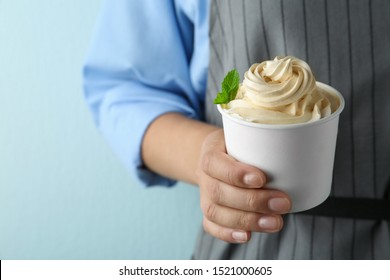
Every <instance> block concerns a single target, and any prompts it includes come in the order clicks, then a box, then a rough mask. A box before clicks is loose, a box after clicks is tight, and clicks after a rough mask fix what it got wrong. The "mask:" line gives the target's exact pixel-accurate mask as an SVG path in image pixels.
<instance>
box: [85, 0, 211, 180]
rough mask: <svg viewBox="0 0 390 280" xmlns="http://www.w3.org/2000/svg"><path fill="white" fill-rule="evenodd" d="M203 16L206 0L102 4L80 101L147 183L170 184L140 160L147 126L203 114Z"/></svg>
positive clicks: (121, 0)
mask: <svg viewBox="0 0 390 280" xmlns="http://www.w3.org/2000/svg"><path fill="white" fill-rule="evenodd" d="M208 18H209V2H208V1H207V0H159V1H155V0H143V1H127V0H116V1H108V0H107V1H103V6H102V9H101V13H100V14H99V17H98V23H97V26H96V29H95V32H94V36H93V39H92V43H91V47H90V49H89V52H88V55H87V58H86V61H85V64H84V68H83V78H84V93H85V98H86V101H87V104H88V105H89V108H90V110H91V112H92V114H93V117H94V120H95V123H96V125H97V126H98V127H99V129H100V130H101V131H102V133H103V135H104V136H105V137H106V139H107V140H108V143H109V144H110V146H111V147H112V149H113V150H114V151H115V153H116V154H117V156H118V157H119V158H120V159H121V160H122V161H123V163H124V164H125V166H126V168H127V169H128V170H129V171H130V172H131V173H133V174H135V175H136V176H135V177H136V178H137V179H139V181H140V183H141V184H143V185H145V186H151V185H166V186H172V185H173V184H174V183H175V181H173V180H171V179H169V178H164V177H162V176H160V175H158V174H156V173H154V172H152V171H150V170H148V169H147V168H146V167H145V166H144V164H143V162H142V158H141V144H142V139H143V136H144V133H145V131H146V129H147V128H148V126H149V125H150V123H151V122H153V120H154V119H156V118H157V117H158V116H160V115H162V114H164V113H168V112H179V113H182V114H184V115H186V116H188V117H190V118H194V119H200V120H203V119H204V116H203V113H204V112H203V111H204V108H203V107H204V106H203V103H204V98H205V89H206V80H207V71H208V58H209V49H208V44H209V41H208V24H209V23H208ZM161 148H164V147H161Z"/></svg>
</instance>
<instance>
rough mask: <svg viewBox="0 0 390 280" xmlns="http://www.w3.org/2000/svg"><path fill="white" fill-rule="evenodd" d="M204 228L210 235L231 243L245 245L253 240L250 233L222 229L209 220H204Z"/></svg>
mask: <svg viewBox="0 0 390 280" xmlns="http://www.w3.org/2000/svg"><path fill="white" fill-rule="evenodd" d="M203 228H204V230H205V231H206V232H207V233H208V234H210V235H212V236H214V237H216V238H218V239H220V240H223V241H225V242H229V243H245V242H248V241H249V240H250V238H251V233H250V232H247V231H241V230H234V229H231V228H226V227H222V226H219V225H217V224H215V223H213V222H211V221H210V220H208V219H207V218H204V219H203Z"/></svg>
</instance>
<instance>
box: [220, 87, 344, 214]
mask: <svg viewBox="0 0 390 280" xmlns="http://www.w3.org/2000/svg"><path fill="white" fill-rule="evenodd" d="M317 86H318V87H320V88H322V89H324V90H326V91H330V92H334V93H335V94H336V95H337V96H338V97H339V99H340V106H339V108H338V109H337V110H336V111H335V112H334V113H333V114H331V115H330V116H328V117H326V118H323V119H320V120H318V121H314V122H309V123H301V124H286V125H272V124H258V123H252V122H248V121H245V120H240V119H238V118H235V117H233V116H231V115H229V114H228V113H226V111H225V110H224V109H222V107H221V106H220V105H218V110H219V112H220V113H221V114H222V121H223V127H224V134H225V142H226V149H227V152H228V154H229V155H231V156H232V157H233V158H235V159H237V160H238V161H241V162H243V163H246V164H250V165H252V166H255V167H258V168H260V169H261V170H263V171H264V172H265V173H266V174H267V177H268V183H267V185H266V187H267V188H270V189H277V190H281V191H283V192H286V193H287V194H288V195H289V196H290V198H291V199H292V209H291V212H299V211H304V210H307V209H310V208H313V207H315V206H317V205H319V204H320V203H322V202H323V201H324V200H325V199H326V198H327V197H328V196H329V194H330V190H331V185H332V173H333V162H334V155H335V149H336V138H337V131H338V123H339V115H340V113H341V112H342V111H343V109H344V98H343V96H342V95H341V94H340V93H339V92H338V91H337V90H336V89H334V88H332V87H330V86H328V85H325V84H323V83H319V82H317Z"/></svg>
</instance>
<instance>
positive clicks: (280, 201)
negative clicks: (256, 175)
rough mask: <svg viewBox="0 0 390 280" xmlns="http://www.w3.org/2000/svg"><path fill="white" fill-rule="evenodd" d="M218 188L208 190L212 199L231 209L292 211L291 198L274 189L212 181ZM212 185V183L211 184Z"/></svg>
mask: <svg viewBox="0 0 390 280" xmlns="http://www.w3.org/2000/svg"><path fill="white" fill-rule="evenodd" d="M210 182H213V183H214V184H215V185H216V186H215V187H210V185H209V187H208V188H207V189H208V191H209V192H210V195H209V197H210V199H211V200H212V201H213V202H214V203H215V204H219V205H222V206H226V207H229V208H235V209H240V210H243V211H247V212H257V213H268V214H271V213H273V214H285V213H288V212H289V211H290V209H291V202H290V198H289V197H288V196H287V195H286V194H285V193H283V192H281V191H277V190H272V189H266V188H261V189H248V188H246V189H245V188H239V187H234V186H231V185H228V184H226V183H224V182H221V181H216V180H210ZM209 184H210V183H209Z"/></svg>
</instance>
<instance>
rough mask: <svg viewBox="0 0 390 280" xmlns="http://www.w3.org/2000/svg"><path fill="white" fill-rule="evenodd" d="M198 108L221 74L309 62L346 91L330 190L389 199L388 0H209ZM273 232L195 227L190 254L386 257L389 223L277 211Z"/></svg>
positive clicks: (212, 114) (211, 115)
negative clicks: (279, 217) (220, 234)
mask: <svg viewBox="0 0 390 280" xmlns="http://www.w3.org/2000/svg"><path fill="white" fill-rule="evenodd" d="M210 9H211V15H210V68H209V69H210V70H209V78H208V86H207V96H206V115H207V120H208V121H209V122H210V123H213V124H216V125H219V126H221V117H220V115H219V113H218V112H217V110H216V108H215V106H214V105H213V99H214V98H215V96H216V93H217V92H218V91H219V90H220V83H221V81H222V79H223V77H224V76H225V74H226V73H227V72H228V71H229V70H231V69H233V68H236V69H237V70H238V71H239V72H240V75H241V77H242V76H243V73H244V72H245V70H246V69H248V67H249V66H250V65H251V64H253V63H255V62H260V61H263V60H268V59H273V58H274V57H275V56H277V55H293V56H296V57H299V58H301V59H303V60H305V61H307V62H308V63H309V65H310V66H311V68H312V70H313V72H314V74H315V76H316V78H317V80H318V81H321V82H324V83H327V84H330V85H332V86H333V87H335V88H337V89H338V90H339V91H340V92H341V93H342V94H343V95H344V97H345V100H346V107H345V110H344V112H343V113H342V115H341V119H340V127H339V135H338V143H337V151H336V161H335V167H334V180H333V188H332V195H333V196H336V197H355V198H377V199H390V194H389V193H390V1H387V0H353V1H348V0H328V1H325V0H310V1H309V0H306V1H305V0H263V1H257V0H256V1H255V0H252V1H236V0H221V1H212V3H211V7H210ZM284 220H285V226H284V229H283V230H282V231H281V232H280V233H277V234H265V233H256V234H253V235H252V239H251V241H250V242H249V243H248V244H244V245H235V244H228V243H225V242H223V241H220V240H217V239H215V238H213V237H211V236H209V235H207V234H205V233H204V232H203V231H202V232H201V233H200V235H199V240H198V243H197V247H196V250H195V254H194V257H195V259H390V221H389V220H363V219H348V218H338V217H320V216H310V215H301V214H289V215H286V216H285V219H284Z"/></svg>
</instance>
